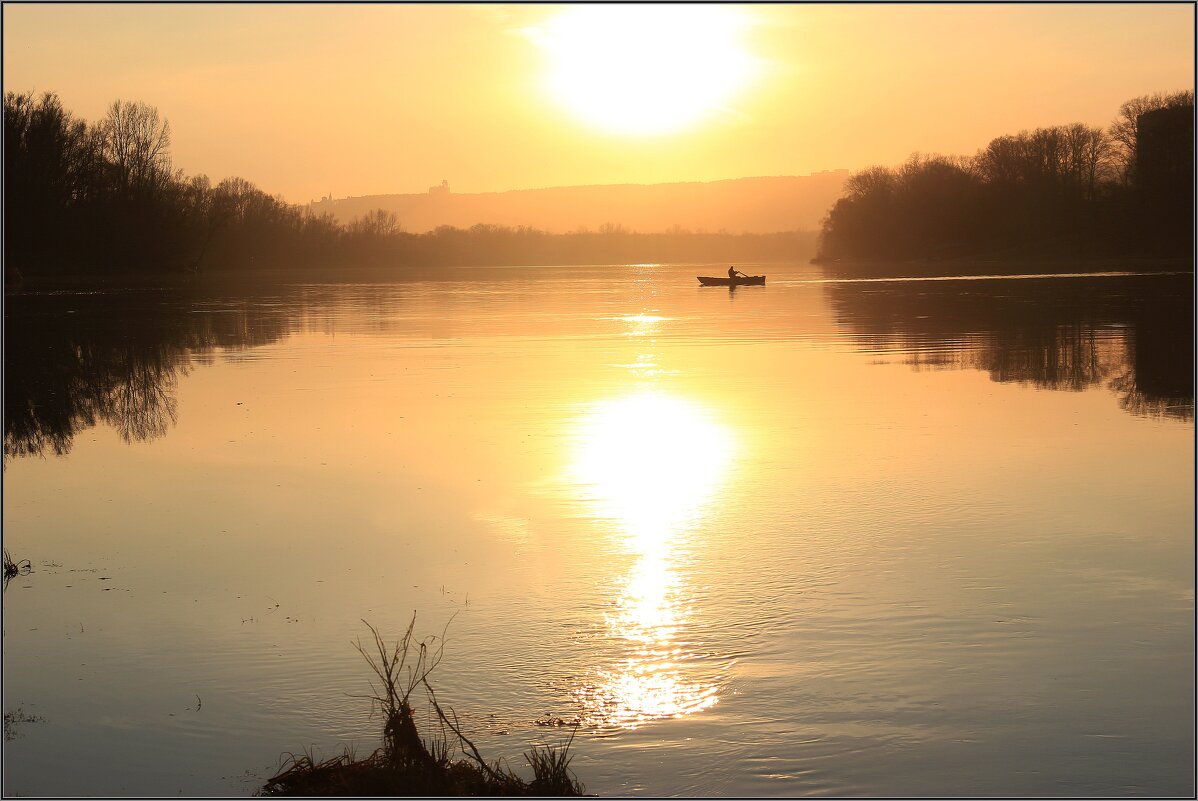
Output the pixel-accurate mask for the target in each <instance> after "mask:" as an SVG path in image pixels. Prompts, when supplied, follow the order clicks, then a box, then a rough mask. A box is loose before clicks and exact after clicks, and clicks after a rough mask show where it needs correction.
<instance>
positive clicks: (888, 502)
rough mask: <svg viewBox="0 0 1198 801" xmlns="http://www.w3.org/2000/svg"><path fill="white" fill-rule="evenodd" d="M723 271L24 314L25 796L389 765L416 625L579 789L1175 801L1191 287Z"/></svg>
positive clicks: (297, 290)
mask: <svg viewBox="0 0 1198 801" xmlns="http://www.w3.org/2000/svg"><path fill="white" fill-rule="evenodd" d="M724 267H725V269H726V265H725V266H724ZM718 269H719V268H718V267H711V266H708V267H705V268H696V267H694V266H631V267H614V268H570V269H565V268H563V269H537V270H536V271H535V275H534V276H522V275H521V274H520V272H519V271H514V270H472V271H471V270H461V271H455V272H452V273H450V278H449V279H447V280H442V281H435V282H409V283H381V282H380V283H369V282H363V281H358V282H352V283H336V282H325V283H321V282H297V283H290V284H285V285H276V286H272V287H257V288H247V287H242V288H240V289H230V288H224V289H221V288H217V287H207V286H198V287H190V288H187V289H179V288H173V289H172V288H153V287H144V288H142V289H139V290H137V291H122V292H116V291H111V292H98V293H73V292H41V293H30V292H27V293H23V294H21V295H10V296H9V298H8V318H7V319H6V325H5V338H6V342H5V359H6V365H5V367H6V376H5V378H6V388H5V409H6V429H5V450H6V454H7V455H6V465H5V473H4V489H5V495H4V542H5V545H6V547H7V548H8V549H9V550H10V551H11V552H12V554H13V556H14V557H15V558H18V559H22V558H28V559H30V560H31V561H32V563H33V567H34V572H33V573H32V574H30V575H28V576H22V577H18V578H17V579H15V580H14V581H13V582H12V583H11V584H10V585H9V586H8V587H7V589H6V590H5V593H4V641H3V651H4V666H3V671H4V709H5V711H6V713H13V712H16V711H18V710H20V713H21V715H23V716H25V717H35V718H39V719H37V720H33V721H25V722H20V721H18V722H13V723H12V724H11V725H7V726H6V734H5V739H6V742H5V745H4V779H3V785H4V788H3V789H4V791H5V792H6V793H8V794H13V793H20V794H22V795H26V794H29V795H37V794H64V795H97V794H101V795H114V794H115V795H124V794H176V793H183V794H189V795H200V794H246V793H249V792H251V791H252V790H253V789H254V788H256V787H257V786H259V785H260V784H261V783H262V782H263V780H264V779H265V778H267V777H269V776H270V775H271V774H272V773H273V772H274V770H275V769H276V768H277V767H278V765H279V759H280V755H281V753H283V752H285V751H298V750H299V749H301V748H303V747H315V748H316V749H317V750H318V752H323V753H324V754H326V755H332V754H333V753H335V752H337V750H338V749H339V748H340V746H342V745H344V744H357V746H358V750H359V752H360V753H361V752H368V751H369V750H371V749H373V748H374V747H375V746H376V745H377V743H378V734H379V728H380V722H379V720H378V719H371V718H370V717H369V714H368V712H369V707H368V705H367V703H366V702H365V701H363V700H362V699H361V698H356V697H353V696H355V695H358V694H361V693H364V692H368V691H369V686H368V681H367V680H368V678H369V675H368V672H367V670H366V668H365V664H364V662H363V661H362V659H361V657H360V656H359V655H358V654H357V653H356V651H355V650H354V649H353V647H352V645H351V642H352V641H353V640H354V639H356V638H357V637H359V636H366V635H367V634H368V632H367V630H366V628H365V626H364V625H363V623H362V622H361V621H362V620H367V621H369V622H371V623H373V624H375V625H377V626H378V627H379V628H380V629H381V630H382V631H383V632H384V634H386V635H387V636H388V637H391V636H394V635H397V634H399V633H401V632H402V630H403V629H404V628H406V626H407V623H408V621H409V620H410V618H411V616H412V614H413V612H414V611H415V612H416V613H417V615H418V617H417V632H418V633H420V634H426V635H428V634H437V635H440V634H441V632H442V631H443V630H444V631H445V637H446V640H445V652H444V653H445V656H444V661H443V662H442V663H441V666H440V667H439V668H438V670H437V672H436V673H435V674H434V676H433V683H434V685H435V686H436V687H437V690H438V696H439V698H441V699H442V701H443V702H447V703H448V704H450V705H452V706H453V707H454V709H455V710H456V711H457V712H458V714H459V716H460V717H461V719H462V720H463V723H464V724H465V728H466V730H467V731H468V732H469V733H470V734H472V735H473V736H474V739H475V742H476V743H477V744H478V746H479V747H480V749H481V750H482V751H483V753H484V754H486V755H487V756H489V757H499V756H503V757H505V758H507V759H508V760H509V761H510V763H511V764H512V765H513V767H516V768H517V769H521V768H523V767H524V766H523V761H522V759H521V757H520V754H521V752H522V751H523V750H525V749H526V748H527V747H528V746H529V744H530V743H534V742H560V741H561V740H563V739H564V738H565V736H566V733H567V732H568V729H562V728H555V727H545V726H541V725H538V724H537V721H538V720H540V721H542V722H543V721H545V720H546V719H549V718H561V719H563V720H566V721H579V722H580V724H581V725H580V728H579V733H578V736H577V738H576V740H575V743H574V749H575V751H576V754H577V756H576V759H575V761H574V763H573V766H574V768H575V770H576V772H577V774H578V776H579V777H580V778H581V780H582V781H583V782H584V784H585V785H586V787H587V789H588V790H589V791H591V792H596V793H600V794H627V793H636V794H653V795H663V794H664V795H669V794H685V795H729V794H736V795H787V796H794V795H1073V796H1077V795H1081V796H1089V795H1161V794H1166V795H1167V794H1179V795H1192V793H1193V792H1194V785H1193V775H1194V774H1193V771H1194V738H1193V710H1194V700H1195V699H1194V658H1193V657H1194V636H1193V631H1194V629H1193V624H1194V567H1193V566H1194V541H1193V528H1194V511H1193V510H1194V505H1193V500H1194V498H1193V488H1194V468H1193V465H1194V428H1193V426H1194V423H1193V420H1194V418H1193V387H1192V381H1191V363H1192V357H1193V352H1192V316H1191V311H1190V303H1191V301H1190V297H1191V286H1192V284H1191V279H1190V278H1189V277H1188V276H1171V275H1153V276H1120V275H1105V276H1089V277H1083V276H1058V277H1049V278H1042V277H1027V278H1004V279H981V280H977V279H961V280H937V281H834V280H832V281H830V280H826V278H825V277H824V276H822V275H821V274H819V273H818V272H817V271H814V268H812V267H808V266H799V265H794V266H777V265H771V266H769V267H768V268H762V271H765V272H768V273H769V276H770V277H769V280H770V283H769V285H768V286H766V287H745V288H740V289H738V290H736V291H734V292H729V291H728V290H726V289H721V288H707V289H701V288H699V287H698V286H697V285H696V282H695V280H694V276H695V275H696V274H700V273H710V274H718V272H716V273H712V272H711V271H712V270H718Z"/></svg>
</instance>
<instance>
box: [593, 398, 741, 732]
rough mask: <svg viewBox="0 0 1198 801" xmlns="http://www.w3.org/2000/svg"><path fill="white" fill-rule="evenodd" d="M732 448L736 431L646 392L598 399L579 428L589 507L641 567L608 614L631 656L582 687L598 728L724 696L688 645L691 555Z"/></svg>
mask: <svg viewBox="0 0 1198 801" xmlns="http://www.w3.org/2000/svg"><path fill="white" fill-rule="evenodd" d="M732 452H733V440H732V437H731V435H730V433H729V431H728V430H727V429H726V428H725V427H724V426H722V425H720V424H719V423H717V422H716V421H715V420H713V419H712V417H711V415H709V414H708V413H707V412H706V411H705V410H704V409H702V408H701V407H700V406H698V405H697V404H694V403H692V402H689V401H686V400H683V399H681V398H678V397H675V396H672V395H669V394H665V393H659V392H650V391H645V392H641V393H638V394H634V395H629V396H626V397H623V398H619V399H615V400H611V401H607V402H603V403H599V404H596V405H595V407H594V408H593V409H592V410H591V411H590V413H589V414H588V415H587V416H586V417H585V418H584V419H583V421H582V422H581V424H580V428H579V447H578V451H577V453H576V455H575V460H574V463H573V473H574V480H575V482H576V483H577V484H578V485H581V486H582V487H583V488H584V491H585V493H586V496H587V501H588V505H589V507H590V510H591V513H592V514H593V515H594V516H595V517H597V518H599V519H602V520H606V521H609V522H611V523H614V524H615V527H616V529H617V530H618V531H619V533H620V534H621V542H622V544H623V547H624V548H625V549H626V551H627V552H628V553H629V554H631V555H632V556H633V558H634V560H635V561H634V563H633V565H632V566H631V568H630V569H629V570H628V572H627V574H626V575H624V576H623V577H622V578H621V580H620V581H619V582H618V587H619V589H618V596H617V598H616V600H615V603H614V604H613V608H612V611H611V612H610V613H608V614H607V615H606V616H605V626H606V630H607V632H608V636H609V637H611V638H613V639H614V640H615V641H616V642H617V643H620V642H622V643H623V644H624V647H625V648H626V649H627V650H626V652H627V654H628V656H627V657H626V658H625V659H623V660H622V661H620V662H618V663H617V664H616V666H615V667H613V668H610V669H602V670H598V671H597V678H596V680H595V681H593V682H591V683H589V684H587V685H585V686H582V687H579V688H577V689H576V690H575V696H576V698H577V700H578V701H579V702H580V704H581V705H582V706H583V707H584V709H585V710H586V711H587V716H588V718H589V720H590V722H592V723H593V724H596V725H607V726H620V727H628V728H631V727H635V726H637V725H639V724H640V723H642V722H644V721H646V720H650V719H653V718H660V717H676V716H679V715H686V714H690V713H692V712H696V711H698V710H701V709H705V708H707V707H710V706H712V705H714V704H715V703H716V702H717V701H718V687H717V686H716V684H715V683H714V681H712V680H711V679H710V677H702V676H697V675H694V674H695V670H694V669H693V667H691V668H688V665H687V662H688V661H689V660H690V659H691V658H692V655H691V654H690V653H688V651H687V649H686V647H684V645H683V643H684V642H685V641H686V640H687V639H689V638H688V637H687V636H686V635H685V631H686V630H687V628H688V624H689V623H690V621H691V612H692V610H691V608H690V603H689V601H690V595H691V590H690V588H689V587H688V585H687V583H686V580H685V573H684V571H683V570H682V569H681V568H683V567H684V562H685V560H686V555H687V551H688V549H689V548H691V547H693V546H694V543H693V541H692V540H693V531H694V528H695V525H696V523H697V522H698V520H699V519H700V517H701V514H702V511H703V509H704V507H705V506H706V505H707V504H709V503H710V502H711V500H712V498H713V496H714V495H716V494H718V491H719V487H720V480H721V477H722V476H723V475H724V474H725V473H726V471H727V468H728V465H729V463H730V460H731V456H732Z"/></svg>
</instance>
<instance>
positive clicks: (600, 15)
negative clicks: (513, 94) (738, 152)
mask: <svg viewBox="0 0 1198 801" xmlns="http://www.w3.org/2000/svg"><path fill="white" fill-rule="evenodd" d="M748 19H749V18H748V16H747V15H746V13H745V12H744V10H743V9H741V8H738V7H736V6H724V5H674V4H670V3H666V4H663V5H638V4H628V5H583V6H572V7H570V8H568V9H566V10H564V11H562V12H560V13H559V14H557V15H556V16H554V17H552V18H550V19H549V20H548V21H546V22H545V23H544V24H543V25H541V26H538V27H536V28H533V29H529V30H528V31H527V32H528V34H529V36H530V37H531V38H532V39H533V41H535V42H536V43H537V44H538V45H539V46H540V48H541V49H542V51H543V52H544V53H545V55H546V60H547V72H546V75H545V83H544V85H545V89H546V90H547V91H548V93H549V94H550V96H551V97H553V98H554V99H555V100H556V101H557V102H558V103H560V104H561V105H562V106H563V107H565V108H566V109H567V110H568V111H570V112H571V113H572V114H574V115H575V116H576V117H578V118H580V119H582V120H584V121H586V122H588V123H590V124H592V125H595V126H597V127H599V128H601V129H604V130H607V131H609V132H612V133H619V134H628V135H646V134H663V133H671V132H675V131H678V130H681V129H683V128H687V127H689V126H691V125H693V124H695V123H696V122H699V121H700V120H703V119H705V118H708V117H711V116H712V115H714V114H715V113H718V112H720V111H726V110H727V108H726V103H727V102H728V101H729V100H730V99H731V98H732V97H733V96H734V95H735V94H736V93H737V92H739V91H741V90H742V89H744V88H745V87H746V86H747V85H748V84H749V82H750V80H751V79H752V78H753V77H754V74H755V73H756V71H757V62H756V60H755V59H754V58H753V57H752V56H751V55H750V54H749V53H748V52H747V50H746V49H745V47H744V46H743V44H742V39H743V36H744V32H745V30H746V29H747V28H748Z"/></svg>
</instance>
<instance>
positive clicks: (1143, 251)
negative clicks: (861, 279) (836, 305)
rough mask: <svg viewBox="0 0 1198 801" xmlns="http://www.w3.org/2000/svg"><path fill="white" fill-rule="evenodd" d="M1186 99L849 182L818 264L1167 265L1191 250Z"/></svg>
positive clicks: (1190, 103) (1138, 102) (1190, 137)
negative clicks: (1133, 260) (1041, 259)
mask: <svg viewBox="0 0 1198 801" xmlns="http://www.w3.org/2000/svg"><path fill="white" fill-rule="evenodd" d="M1193 142H1194V93H1193V92H1192V91H1184V92H1176V93H1172V94H1161V93H1158V94H1154V95H1145V96H1143V97H1137V98H1134V99H1132V100H1129V101H1127V102H1126V103H1124V104H1123V105H1122V106H1121V107H1120V109H1119V113H1118V116H1117V118H1116V119H1115V121H1114V122H1113V123H1112V124H1111V125H1110V126H1109V127H1108V128H1107V129H1105V130H1104V129H1102V128H1098V127H1094V126H1089V125H1085V124H1082V123H1074V124H1072V125H1061V126H1055V127H1050V128H1037V129H1036V130H1034V131H1021V132H1020V133H1018V134H1014V135H1008V136H1000V137H998V138H996V139H994V140H993V141H991V142H990V143H989V144H988V145H987V146H986V147H985V148H983V149H982V150H980V151H979V152H978V153H977V154H976V155H974V156H973V157H959V156H943V155H920V154H915V155H913V156H911V158H910V159H909V160H908V161H907V162H906V163H905V164H903V165H901V166H899V167H897V168H888V167H871V168H869V169H866V170H862V171H861V172H858V173H856V174H854V175H852V176H850V178H849V180H848V182H847V183H846V187H845V195H844V196H843V197H842V198H841V199H840V200H838V201H837V202H836V203H835V205H833V207H832V209H831V210H830V211H829V212H828V215H827V217H826V218H825V220H824V223H823V226H822V230H821V232H820V246H819V254H818V257H817V261H823V262H834V261H836V260H878V261H887V260H906V259H951V258H957V257H969V256H990V257H1000V258H1001V257H1011V258H1019V257H1028V256H1031V257H1036V256H1051V257H1080V258H1093V257H1099V256H1126V255H1134V256H1144V257H1150V258H1154V257H1173V256H1185V255H1189V254H1190V253H1191V249H1192V247H1193V239H1192V237H1193V214H1194V205H1193V171H1194V160H1193Z"/></svg>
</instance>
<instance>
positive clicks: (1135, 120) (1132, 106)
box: [1108, 89, 1194, 181]
mask: <svg viewBox="0 0 1198 801" xmlns="http://www.w3.org/2000/svg"><path fill="white" fill-rule="evenodd" d="M1192 105H1194V91H1193V90H1192V89H1186V90H1184V91H1181V92H1171V93H1167V94H1166V93H1164V92H1155V93H1153V94H1150V95H1141V96H1140V97H1133V98H1132V99H1131V100H1128V101H1127V102H1126V103H1124V104H1123V105H1122V106H1120V107H1119V116H1118V117H1116V118H1115V121H1114V122H1113V123H1111V127H1110V128H1109V129H1108V132H1109V133H1110V136H1111V139H1112V140H1113V141H1114V148H1115V157H1116V161H1117V164H1118V166H1119V168H1120V172H1121V173H1122V175H1123V180H1124V181H1130V180H1131V178H1132V176H1133V174H1134V173H1135V167H1136V142H1137V141H1138V140H1139V138H1140V127H1139V119H1140V116H1141V115H1142V114H1145V113H1147V112H1149V111H1156V110H1157V109H1162V108H1172V107H1173V106H1192Z"/></svg>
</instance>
